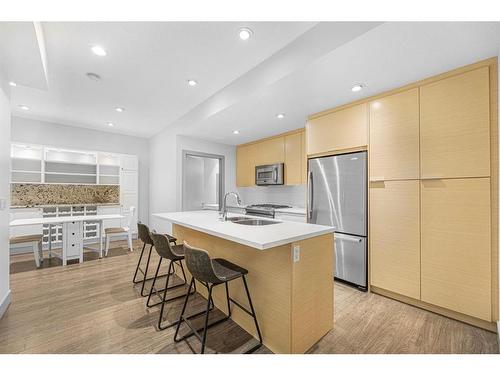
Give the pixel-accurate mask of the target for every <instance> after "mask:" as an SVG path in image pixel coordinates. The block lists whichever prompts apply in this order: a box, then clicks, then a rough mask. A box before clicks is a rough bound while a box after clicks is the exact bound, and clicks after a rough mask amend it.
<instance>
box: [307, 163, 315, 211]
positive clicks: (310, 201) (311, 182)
mask: <svg viewBox="0 0 500 375" xmlns="http://www.w3.org/2000/svg"><path fill="white" fill-rule="evenodd" d="M308 177H309V178H308V181H309V187H308V192H309V202H308V208H309V213H308V215H307V216H308V218H309V219H312V215H313V207H312V206H313V203H314V194H313V174H312V171H309V176H308Z"/></svg>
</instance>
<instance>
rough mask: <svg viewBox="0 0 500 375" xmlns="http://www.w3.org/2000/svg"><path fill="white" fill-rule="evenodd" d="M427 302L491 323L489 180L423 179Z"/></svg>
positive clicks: (424, 295) (424, 291) (424, 293)
mask: <svg viewBox="0 0 500 375" xmlns="http://www.w3.org/2000/svg"><path fill="white" fill-rule="evenodd" d="M421 205H422V211H421V219H422V221H421V228H422V233H421V244H422V248H421V262H422V270H421V278H422V284H421V288H422V290H421V294H422V301H424V302H428V303H431V304H434V305H437V306H441V307H444V308H447V309H450V310H454V311H457V312H460V313H463V314H466V315H470V316H474V317H477V318H480V319H483V320H486V321H490V320H491V216H490V215H491V212H490V179H489V178H470V179H443V180H427V181H422V186H421Z"/></svg>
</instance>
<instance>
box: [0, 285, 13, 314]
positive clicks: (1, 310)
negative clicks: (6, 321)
mask: <svg viewBox="0 0 500 375" xmlns="http://www.w3.org/2000/svg"><path fill="white" fill-rule="evenodd" d="M11 301H12V298H11V293H10V289H9V290H8V291H7V294H6V295H5V296H4V297H3V299H2V302H0V319H1V318H2V316H3V314H5V312H6V311H7V308H8V307H9V305H10V303H11Z"/></svg>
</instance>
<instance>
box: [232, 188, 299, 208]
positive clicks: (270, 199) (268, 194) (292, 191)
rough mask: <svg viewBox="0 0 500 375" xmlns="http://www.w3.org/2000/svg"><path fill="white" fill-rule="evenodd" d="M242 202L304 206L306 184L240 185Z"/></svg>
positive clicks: (239, 191)
mask: <svg viewBox="0 0 500 375" xmlns="http://www.w3.org/2000/svg"><path fill="white" fill-rule="evenodd" d="M238 194H239V195H240V197H241V200H242V203H243V204H257V203H273V204H286V205H289V206H293V207H301V208H303V207H305V206H306V185H293V186H254V187H243V188H242V187H240V188H238Z"/></svg>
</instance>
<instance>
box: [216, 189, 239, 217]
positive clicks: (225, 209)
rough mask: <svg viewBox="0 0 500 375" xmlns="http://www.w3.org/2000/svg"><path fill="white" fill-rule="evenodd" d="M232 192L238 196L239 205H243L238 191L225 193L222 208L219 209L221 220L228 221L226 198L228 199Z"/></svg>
mask: <svg viewBox="0 0 500 375" xmlns="http://www.w3.org/2000/svg"><path fill="white" fill-rule="evenodd" d="M231 194H232V195H234V196H235V197H236V201H237V202H238V206H239V205H241V198H240V196H239V195H238V193H236V192H234V191H230V192H229V193H226V195H224V200H223V201H222V208H221V210H220V211H219V220H221V221H226V220H227V206H226V200H227V196H228V195H231Z"/></svg>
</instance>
